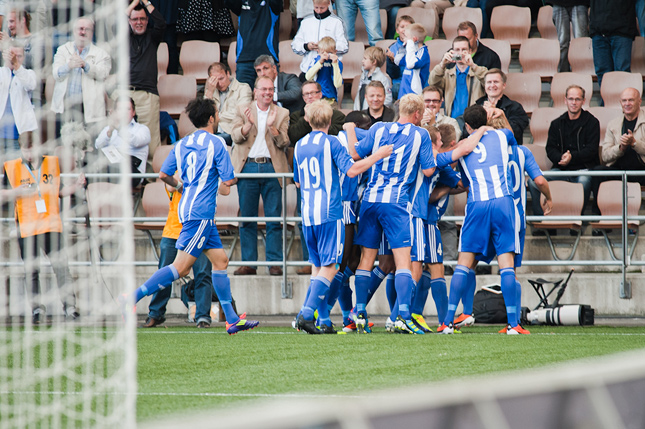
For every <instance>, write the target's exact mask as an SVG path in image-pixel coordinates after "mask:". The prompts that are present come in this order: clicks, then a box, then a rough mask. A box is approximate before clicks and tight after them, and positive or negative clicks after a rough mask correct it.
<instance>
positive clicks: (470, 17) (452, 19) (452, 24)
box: [441, 7, 492, 49]
mask: <svg viewBox="0 0 645 429" xmlns="http://www.w3.org/2000/svg"><path fill="white" fill-rule="evenodd" d="M464 21H470V22H472V23H473V24H475V27H476V28H477V32H478V33H481V30H482V10H481V9H479V8H476V7H465V8H464V7H449V8H448V9H446V10H445V11H444V13H443V19H442V22H441V28H442V29H443V32H444V34H445V35H446V40H453V39H454V38H455V37H457V27H458V26H459V24H460V23H462V22H464ZM486 46H488V45H486ZM489 47H490V46H489ZM491 49H492V48H491Z"/></svg>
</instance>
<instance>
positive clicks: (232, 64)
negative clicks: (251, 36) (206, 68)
mask: <svg viewBox="0 0 645 429" xmlns="http://www.w3.org/2000/svg"><path fill="white" fill-rule="evenodd" d="M236 50H237V42H231V44H230V45H229V46H228V55H227V56H226V63H227V64H228V66H229V68H230V69H231V75H232V76H235V70H237V52H236Z"/></svg>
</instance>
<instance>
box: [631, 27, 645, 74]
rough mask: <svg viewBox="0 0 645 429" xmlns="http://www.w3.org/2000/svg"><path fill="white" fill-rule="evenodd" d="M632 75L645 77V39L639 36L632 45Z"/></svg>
mask: <svg viewBox="0 0 645 429" xmlns="http://www.w3.org/2000/svg"><path fill="white" fill-rule="evenodd" d="M631 70H632V73H640V74H641V75H643V76H645V39H644V38H643V37H641V36H638V37H636V38H635V39H634V43H632V67H631Z"/></svg>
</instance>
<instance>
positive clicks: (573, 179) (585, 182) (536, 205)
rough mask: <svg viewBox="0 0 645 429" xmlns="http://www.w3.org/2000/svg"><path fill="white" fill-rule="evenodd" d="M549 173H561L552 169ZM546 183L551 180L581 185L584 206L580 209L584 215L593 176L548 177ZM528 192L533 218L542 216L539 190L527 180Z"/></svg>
mask: <svg viewBox="0 0 645 429" xmlns="http://www.w3.org/2000/svg"><path fill="white" fill-rule="evenodd" d="M551 171H562V170H560V169H559V168H552V169H551ZM546 179H547V180H548V181H552V180H562V181H564V182H570V183H581V184H582V189H583V194H584V200H583V201H584V206H583V207H582V212H583V213H584V211H585V208H586V207H587V204H588V203H589V197H590V196H591V188H592V185H593V180H594V178H593V176H558V177H549V178H546ZM529 192H530V193H531V207H532V208H533V214H534V215H535V216H542V215H543V214H544V212H543V211H542V206H541V205H540V198H541V197H540V190H539V189H538V187H537V186H536V185H535V182H533V180H531V179H529Z"/></svg>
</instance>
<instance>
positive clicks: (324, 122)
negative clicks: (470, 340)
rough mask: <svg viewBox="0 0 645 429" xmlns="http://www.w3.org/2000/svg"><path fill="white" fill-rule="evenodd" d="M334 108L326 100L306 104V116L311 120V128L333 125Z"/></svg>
mask: <svg viewBox="0 0 645 429" xmlns="http://www.w3.org/2000/svg"><path fill="white" fill-rule="evenodd" d="M333 114H334V110H333V109H332V108H331V106H330V105H329V103H328V102H326V101H324V100H318V101H314V102H313V103H311V104H307V105H306V106H305V117H306V118H307V119H308V120H309V125H311V128H317V129H320V128H325V127H329V126H330V125H331V117H332V115H333Z"/></svg>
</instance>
